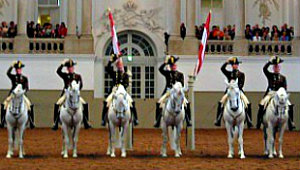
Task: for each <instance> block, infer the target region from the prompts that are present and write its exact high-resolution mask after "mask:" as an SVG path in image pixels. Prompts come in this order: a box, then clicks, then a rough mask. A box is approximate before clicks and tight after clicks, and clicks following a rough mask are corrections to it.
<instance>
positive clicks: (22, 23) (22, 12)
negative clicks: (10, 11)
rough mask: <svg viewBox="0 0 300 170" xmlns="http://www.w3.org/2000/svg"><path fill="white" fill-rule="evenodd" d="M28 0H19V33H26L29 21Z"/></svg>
mask: <svg viewBox="0 0 300 170" xmlns="http://www.w3.org/2000/svg"><path fill="white" fill-rule="evenodd" d="M26 7H27V1H24V0H19V1H18V22H17V23H18V34H23V35H24V34H26V22H27V19H28V17H27V14H28V13H27V10H26Z"/></svg>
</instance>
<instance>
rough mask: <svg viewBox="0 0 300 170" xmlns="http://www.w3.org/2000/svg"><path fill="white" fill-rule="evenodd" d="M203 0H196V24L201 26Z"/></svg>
mask: <svg viewBox="0 0 300 170" xmlns="http://www.w3.org/2000/svg"><path fill="white" fill-rule="evenodd" d="M201 6H202V5H201V0H195V8H196V12H195V24H196V25H197V26H199V25H200V24H202V23H201Z"/></svg>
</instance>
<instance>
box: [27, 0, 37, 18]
mask: <svg viewBox="0 0 300 170" xmlns="http://www.w3.org/2000/svg"><path fill="white" fill-rule="evenodd" d="M26 5H27V21H29V22H30V21H34V22H35V23H36V22H37V19H38V0H32V1H28V2H27V4H26Z"/></svg>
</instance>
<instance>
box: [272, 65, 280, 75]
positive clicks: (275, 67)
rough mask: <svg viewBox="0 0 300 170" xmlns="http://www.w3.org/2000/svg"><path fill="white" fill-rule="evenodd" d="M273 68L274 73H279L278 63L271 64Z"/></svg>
mask: <svg viewBox="0 0 300 170" xmlns="http://www.w3.org/2000/svg"><path fill="white" fill-rule="evenodd" d="M273 70H274V73H279V72H280V65H279V64H275V65H274V66H273Z"/></svg>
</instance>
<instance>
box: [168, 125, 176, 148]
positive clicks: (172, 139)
mask: <svg viewBox="0 0 300 170" xmlns="http://www.w3.org/2000/svg"><path fill="white" fill-rule="evenodd" d="M176 131H177V127H176V126H173V127H172V128H171V130H170V131H169V138H170V144H171V148H172V149H173V150H175V149H176V142H175V139H176V135H177V133H176Z"/></svg>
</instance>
